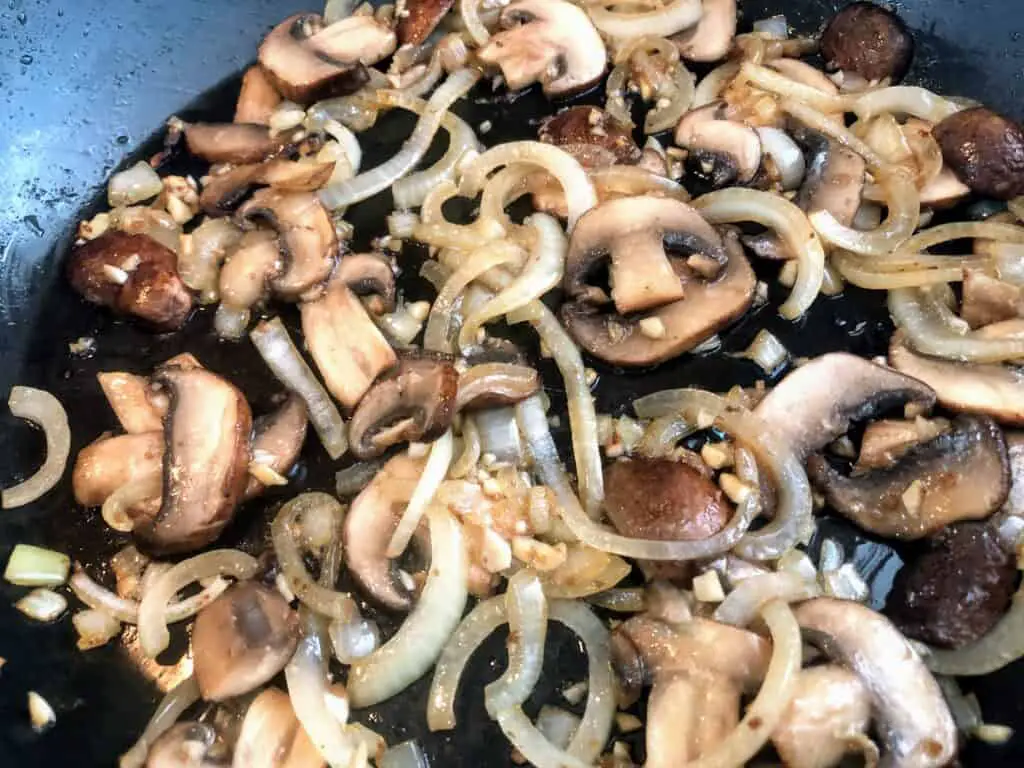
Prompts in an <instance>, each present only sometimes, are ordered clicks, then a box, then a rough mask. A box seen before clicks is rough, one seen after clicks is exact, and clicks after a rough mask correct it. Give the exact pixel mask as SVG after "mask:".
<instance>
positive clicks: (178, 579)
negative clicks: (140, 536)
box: [91, 549, 260, 659]
mask: <svg viewBox="0 0 1024 768" xmlns="http://www.w3.org/2000/svg"><path fill="white" fill-rule="evenodd" d="M259 567H260V566H259V562H258V561H257V560H256V558H254V557H251V556H250V555H247V554H245V553H244V552H240V551H239V550H237V549H214V550H211V551H210V552H204V553H203V554H201V555H196V556H195V557H190V558H189V559H187V560H182V561H181V562H180V563H178V564H177V565H175V566H174V567H173V568H171V569H170V570H168V571H167V572H166V573H164V574H163V575H161V576H160V577H159V578H157V580H156V581H154V582H153V585H152V586H151V587H150V588H149V590H147V591H146V593H145V594H144V595H143V596H142V602H141V603H140V604H139V645H140V647H141V648H142V652H143V653H145V654H146V655H147V656H148V657H149V658H151V659H155V658H156V657H157V656H159V655H160V654H161V653H163V651H164V649H166V648H167V645H168V643H170V640H171V637H170V634H169V633H168V632H167V605H168V603H169V602H170V600H171V598H172V597H174V595H176V594H177V593H178V592H180V591H181V590H182V589H184V588H185V587H187V586H188V585H189V584H191V583H192V582H195V581H200V580H201V579H209V578H213V577H214V576H232V577H234V578H236V579H251V578H252V577H253V576H255V575H256V573H257V572H258V571H259ZM91 607H95V606H91ZM118 618H120V617H118Z"/></svg>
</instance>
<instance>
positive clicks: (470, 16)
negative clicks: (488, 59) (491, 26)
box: [459, 0, 491, 48]
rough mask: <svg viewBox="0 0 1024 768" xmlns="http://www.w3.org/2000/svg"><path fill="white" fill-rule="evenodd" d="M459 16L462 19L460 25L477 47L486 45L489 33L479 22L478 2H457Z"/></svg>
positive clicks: (467, 0) (476, 0)
mask: <svg viewBox="0 0 1024 768" xmlns="http://www.w3.org/2000/svg"><path fill="white" fill-rule="evenodd" d="M459 16H461V17H462V25H463V26H464V27H465V28H466V32H468V33H469V36H470V37H471V38H472V39H473V42H474V43H476V45H477V47H478V48H482V47H483V46H485V45H487V41H488V40H490V39H491V33H490V32H488V31H487V27H485V26H484V23H483V22H482V21H481V20H480V0H459Z"/></svg>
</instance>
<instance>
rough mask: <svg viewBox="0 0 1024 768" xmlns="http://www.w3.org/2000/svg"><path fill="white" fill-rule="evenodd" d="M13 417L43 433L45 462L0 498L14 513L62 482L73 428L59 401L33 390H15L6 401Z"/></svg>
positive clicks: (5, 490)
mask: <svg viewBox="0 0 1024 768" xmlns="http://www.w3.org/2000/svg"><path fill="white" fill-rule="evenodd" d="M7 405H8V407H9V408H10V409H11V415H12V416H16V417H18V418H19V419H25V420H26V421H30V422H32V423H33V424H35V425H36V426H37V427H39V428H40V429H42V430H43V435H44V437H45V438H46V458H45V459H43V464H42V466H41V467H39V469H38V470H36V471H35V473H33V474H32V475H31V476H30V477H28V478H27V479H25V480H23V481H22V482H20V483H18V484H17V485H15V486H12V487H10V488H5V489H4V491H3V493H2V494H0V506H2V507H3V508H4V509H13V508H14V507H21V506H24V505H25V504H30V503H32V502H33V501H35V500H36V499H38V498H39V497H40V496H42V495H43V494H45V493H46V492H47V491H49V490H50V489H51V488H53V487H54V486H55V485H56V484H57V483H58V482H60V478H61V475H63V474H64V469H65V468H66V467H67V464H68V455H69V454H70V453H71V427H70V426H68V414H67V412H66V411H65V410H64V406H63V405H61V404H60V400H58V399H57V398H56V397H54V396H53V395H51V394H50V393H49V392H47V391H45V390H42V389H35V388H33V387H22V386H17V387H12V388H11V395H10V397H9V398H8V399H7Z"/></svg>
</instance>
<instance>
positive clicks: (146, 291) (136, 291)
mask: <svg viewBox="0 0 1024 768" xmlns="http://www.w3.org/2000/svg"><path fill="white" fill-rule="evenodd" d="M67 275H68V280H69V281H70V282H71V285H72V287H73V288H74V289H75V290H76V291H78V292H79V293H80V294H81V295H82V296H83V297H84V298H85V299H86V300H87V301H90V302H92V303H93V304H100V305H101V306H106V307H111V308H112V309H114V310H116V311H118V312H122V313H124V314H128V315H134V316H135V317H138V318H139V319H141V320H144V321H146V322H147V323H149V324H151V325H152V326H154V327H155V328H157V329H159V330H163V331H175V330H178V329H179V328H181V327H182V326H183V325H184V324H185V321H186V320H188V317H189V315H190V314H191V312H192V294H191V293H189V290H188V287H187V286H186V285H185V283H183V282H182V280H181V277H180V276H179V275H178V257H177V255H176V254H175V253H174V251H172V250H171V249H170V248H167V247H166V246H164V245H161V244H160V243H158V242H157V241H156V240H154V239H153V238H152V237H150V236H149V235H141V234H128V233H127V232H120V231H117V230H108V231H107V232H105V233H103V234H102V235H100V236H99V237H97V238H96V239H95V240H89V241H86V242H84V243H82V244H81V245H77V246H75V248H74V250H72V251H71V255H70V256H69V257H68V265H67Z"/></svg>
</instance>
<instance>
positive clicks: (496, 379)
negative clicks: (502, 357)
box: [455, 363, 540, 411]
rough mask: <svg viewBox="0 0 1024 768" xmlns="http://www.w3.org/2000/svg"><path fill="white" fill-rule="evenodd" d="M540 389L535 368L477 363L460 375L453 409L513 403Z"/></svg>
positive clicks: (470, 408) (475, 408)
mask: <svg viewBox="0 0 1024 768" xmlns="http://www.w3.org/2000/svg"><path fill="white" fill-rule="evenodd" d="M539 389H540V374H539V373H538V372H537V369H536V368H533V367H532V366H529V365H521V364H518V363H480V364H479V365H474V366H472V367H471V368H469V370H467V371H466V372H465V373H463V374H461V375H460V376H459V393H458V397H457V398H456V400H455V410H457V411H461V410H467V411H469V410H479V409H487V408H500V407H502V406H506V405H515V404H516V403H518V402H520V401H522V400H525V399H526V398H528V397H529V396H530V395H532V394H534V393H535V392H537V391H538V390H539Z"/></svg>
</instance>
